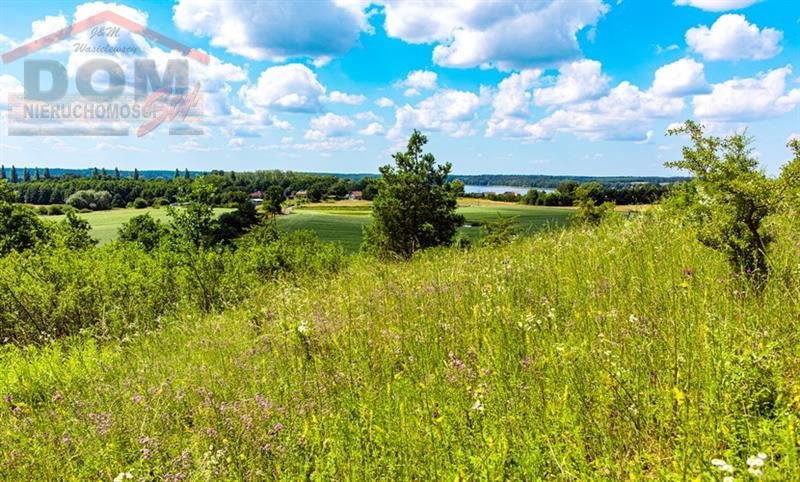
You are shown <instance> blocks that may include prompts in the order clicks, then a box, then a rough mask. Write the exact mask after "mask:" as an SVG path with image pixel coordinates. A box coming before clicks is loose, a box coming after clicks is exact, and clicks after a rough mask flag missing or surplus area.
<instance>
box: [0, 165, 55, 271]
mask: <svg viewBox="0 0 800 482" xmlns="http://www.w3.org/2000/svg"><path fill="white" fill-rule="evenodd" d="M15 201H16V193H14V191H12V190H11V188H10V187H9V186H8V184H7V182H6V181H5V180H2V181H0V256H3V255H5V254H8V253H10V252H12V251H23V250H26V249H31V248H33V247H35V246H36V245H37V244H39V243H43V242H46V241H47V240H48V239H49V233H48V230H47V227H46V226H45V224H44V222H42V220H41V219H40V218H39V216H37V215H36V212H35V211H34V210H33V209H31V208H29V207H27V206H23V205H21V204H16V203H15Z"/></svg>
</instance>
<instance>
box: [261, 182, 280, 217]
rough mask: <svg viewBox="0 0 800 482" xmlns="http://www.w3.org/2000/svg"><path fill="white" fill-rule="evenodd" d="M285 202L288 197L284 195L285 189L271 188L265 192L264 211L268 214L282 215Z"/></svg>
mask: <svg viewBox="0 0 800 482" xmlns="http://www.w3.org/2000/svg"><path fill="white" fill-rule="evenodd" d="M285 200H286V197H285V196H284V195H283V189H282V188H281V187H280V186H270V187H268V188H267V189H266V191H264V198H263V201H264V203H263V207H262V209H263V210H264V211H265V212H266V213H267V214H273V215H274V214H280V213H281V212H283V207H282V206H281V203H283V201H285Z"/></svg>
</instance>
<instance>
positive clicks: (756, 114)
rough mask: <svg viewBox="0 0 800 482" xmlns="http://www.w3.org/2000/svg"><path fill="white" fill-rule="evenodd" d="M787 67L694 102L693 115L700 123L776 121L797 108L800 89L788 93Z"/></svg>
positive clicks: (717, 88)
mask: <svg viewBox="0 0 800 482" xmlns="http://www.w3.org/2000/svg"><path fill="white" fill-rule="evenodd" d="M791 73H792V67H791V66H789V65H787V66H785V67H781V68H778V69H773V70H770V71H769V72H766V73H764V74H761V75H759V76H757V77H754V78H745V79H732V80H728V81H725V82H722V83H720V84H714V85H713V86H712V90H711V93H709V94H706V95H697V96H695V97H694V98H693V104H694V115H695V117H698V118H700V119H702V120H710V121H721V122H743V121H754V120H759V119H766V118H771V117H777V116H780V115H783V114H785V113H787V112H790V111H791V110H793V109H794V108H795V107H796V106H797V105H798V104H800V88H796V89H792V90H787V81H786V79H787V77H788V76H790V75H791Z"/></svg>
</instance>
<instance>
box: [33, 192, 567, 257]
mask: <svg viewBox="0 0 800 482" xmlns="http://www.w3.org/2000/svg"><path fill="white" fill-rule="evenodd" d="M227 211H231V209H224V208H218V209H216V210H215V212H216V213H217V214H222V213H223V212H227ZM459 212H460V213H461V214H463V215H464V217H465V218H466V224H467V226H465V227H462V228H461V229H460V231H461V232H463V233H464V234H465V235H466V236H468V237H469V238H470V239H476V238H477V237H478V235H479V233H480V228H479V227H478V224H480V223H485V222H487V221H491V220H495V219H498V218H509V217H515V218H517V221H518V223H519V226H520V231H521V233H522V234H532V233H534V232H536V231H539V230H541V229H544V228H547V227H558V226H564V225H566V224H567V223H568V221H569V216H570V214H571V213H572V212H574V209H573V208H561V207H545V206H525V205H521V204H511V203H503V202H493V201H482V200H473V199H463V200H462V202H461V203H460V204H459ZM141 214H150V215H151V216H152V217H153V218H154V219H158V220H161V221H162V222H165V221H167V219H168V216H167V210H166V209H163V208H162V209H156V208H147V209H112V210H110V211H96V212H92V213H83V214H79V217H81V218H83V219H85V220H87V221H88V222H89V224H91V226H92V231H91V235H92V236H93V237H94V238H96V239H98V240H99V241H100V243H99V244H101V245H102V244H105V243H107V242H109V241H111V240H113V239H116V236H117V230H118V229H119V227H120V226H122V224H124V223H125V222H127V221H128V220H129V219H130V218H132V217H134V216H139V215H141ZM370 215H371V210H370V203H369V202H366V201H339V202H335V203H314V204H307V205H302V206H300V207H295V208H293V209H292V211H291V214H289V215H284V216H280V217H279V218H278V228H279V229H280V230H282V231H286V232H291V231H297V230H301V229H308V230H311V231H313V232H314V233H316V234H317V236H319V238H320V239H321V240H323V241H329V242H335V243H339V244H341V245H342V246H343V247H344V249H345V251H347V252H349V253H353V252H356V251H358V248H359V245H360V244H361V230H362V228H363V226H365V225H366V224H368V223H369V222H370V219H371V218H370ZM61 218H63V216H46V217H45V219H49V220H53V221H58V220H60V219H61Z"/></svg>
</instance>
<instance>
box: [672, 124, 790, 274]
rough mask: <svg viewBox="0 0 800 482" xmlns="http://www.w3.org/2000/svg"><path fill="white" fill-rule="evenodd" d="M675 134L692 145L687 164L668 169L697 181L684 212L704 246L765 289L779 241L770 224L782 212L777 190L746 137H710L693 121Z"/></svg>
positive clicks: (684, 161)
mask: <svg viewBox="0 0 800 482" xmlns="http://www.w3.org/2000/svg"><path fill="white" fill-rule="evenodd" d="M670 134H673V135H674V134H686V135H688V136H689V138H690V140H691V143H692V145H691V146H688V147H684V148H683V159H682V160H679V161H675V162H669V163H667V166H669V167H676V168H679V169H685V170H687V171H690V172H691V173H692V174H694V175H695V176H697V177H696V178H695V179H694V180H693V184H694V192H695V195H694V196H690V197H686V196H685V194H686V193H681V195H682V196H683V198H684V200H686V201H688V203H687V204H686V205H685V206H683V208H684V211H685V212H686V214H687V215H688V216H689V219H690V220H691V221H692V222H693V223H694V224H695V226H696V228H697V235H698V239H699V240H700V242H702V243H703V244H705V245H706V246H708V247H710V248H713V249H716V250H718V251H720V252H722V253H724V254H725V256H726V257H727V259H728V262H729V263H730V265H731V268H732V269H733V270H734V271H736V272H738V273H741V274H744V275H746V276H747V277H748V278H749V279H752V280H754V281H756V284H757V285H759V286H760V285H761V284H762V283H763V281H764V280H765V279H766V277H767V275H768V273H769V265H768V263H767V250H768V248H769V245H770V243H772V241H773V236H772V233H770V232H768V230H767V228H766V227H765V223H764V222H763V221H764V219H765V218H766V217H767V216H769V215H770V214H772V213H774V212H775V211H776V209H775V200H774V194H775V184H776V182H775V181H773V180H771V179H769V178H767V176H766V175H765V174H764V172H763V171H762V170H761V169H760V168H759V165H758V160H757V159H755V158H754V157H753V156H752V154H751V151H752V149H751V148H750V144H751V143H752V139H750V138H747V137H745V135H743V134H735V135H733V136H730V137H727V138H720V137H715V136H706V135H705V133H704V131H703V127H702V126H701V125H699V124H697V123H695V122H692V121H687V122H686V124H684V125H683V126H682V127H680V128H678V129H672V130H670Z"/></svg>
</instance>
